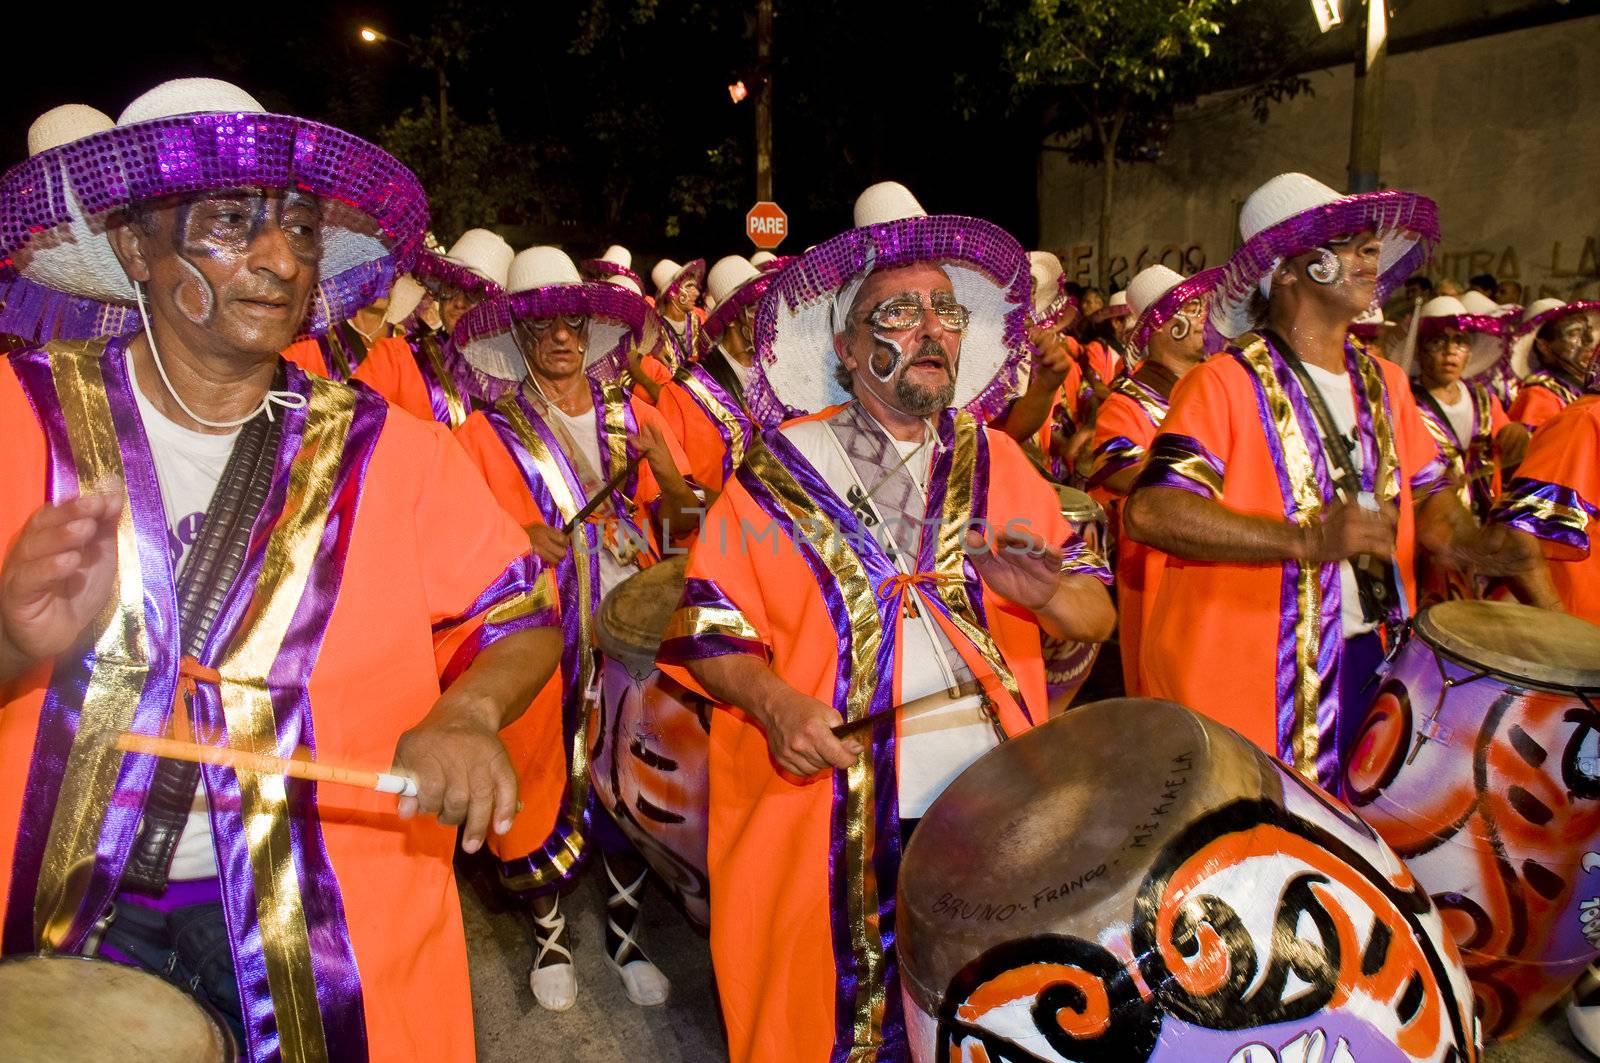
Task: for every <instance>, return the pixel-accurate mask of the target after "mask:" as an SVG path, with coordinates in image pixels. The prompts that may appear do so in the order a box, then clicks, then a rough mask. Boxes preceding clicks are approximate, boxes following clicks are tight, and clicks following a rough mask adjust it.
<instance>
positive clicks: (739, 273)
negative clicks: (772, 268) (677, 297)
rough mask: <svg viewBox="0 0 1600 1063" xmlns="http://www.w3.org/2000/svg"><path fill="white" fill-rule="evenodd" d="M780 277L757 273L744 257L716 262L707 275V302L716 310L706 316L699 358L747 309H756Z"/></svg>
mask: <svg viewBox="0 0 1600 1063" xmlns="http://www.w3.org/2000/svg"><path fill="white" fill-rule="evenodd" d="M776 277H777V274H776V273H771V272H766V271H763V270H761V269H758V268H757V267H756V266H755V265H754V264H753V263H752V262H751V260H750V259H747V258H745V257H744V256H743V255H729V256H727V257H726V258H720V259H718V260H717V263H716V265H714V266H712V267H711V272H710V273H708V274H706V299H707V300H708V301H710V302H711V305H712V307H713V309H712V311H711V313H709V314H707V315H706V321H705V325H704V326H703V327H702V328H701V329H700V333H699V342H700V350H699V351H698V352H697V353H698V354H701V355H704V354H705V353H706V352H707V351H709V350H710V349H711V348H712V347H714V346H716V344H717V342H718V341H719V340H720V339H721V338H722V334H723V333H724V332H726V331H727V330H728V326H730V325H732V324H733V319H734V318H736V317H738V316H739V313H740V311H742V310H744V309H745V308H746V307H749V306H754V305H755V304H756V303H757V302H759V301H760V299H761V296H762V295H764V294H765V293H766V290H767V287H768V286H769V285H770V284H771V283H772V282H773V280H774V279H775V278H776Z"/></svg>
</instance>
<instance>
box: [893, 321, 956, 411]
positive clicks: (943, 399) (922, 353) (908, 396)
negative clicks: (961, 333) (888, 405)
mask: <svg viewBox="0 0 1600 1063" xmlns="http://www.w3.org/2000/svg"><path fill="white" fill-rule="evenodd" d="M934 356H937V357H939V358H940V359H941V360H942V361H943V362H944V366H945V382H944V383H943V384H939V385H924V384H917V383H914V382H913V381H912V380H911V379H910V378H908V377H907V376H905V375H902V376H901V377H900V379H899V380H896V381H895V383H894V394H895V398H896V399H898V400H899V406H900V409H902V410H904V411H905V412H906V413H909V414H912V415H913V416H916V417H927V416H930V415H931V414H934V413H937V412H938V411H940V410H942V409H944V408H945V407H947V406H949V405H950V403H951V402H952V401H953V400H954V399H955V394H956V381H955V367H954V365H953V364H952V363H951V358H950V352H949V351H947V350H945V348H944V347H943V346H942V345H941V344H939V343H938V342H937V341H936V340H933V339H931V338H930V339H926V340H923V341H922V345H921V346H920V347H918V348H917V351H916V354H915V355H913V357H912V359H911V360H912V361H913V362H917V361H920V360H922V359H923V358H931V357H934Z"/></svg>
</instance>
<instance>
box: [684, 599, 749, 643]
mask: <svg viewBox="0 0 1600 1063" xmlns="http://www.w3.org/2000/svg"><path fill="white" fill-rule="evenodd" d="M700 635H727V636H728V637H730V638H736V639H746V640H748V641H750V642H765V641H766V640H765V639H763V638H762V637H761V633H760V632H758V631H757V630H756V629H755V627H754V626H753V625H752V624H751V623H750V621H749V620H747V619H746V618H745V615H744V614H743V613H741V612H740V611H739V610H737V609H721V608H718V607H716V606H711V605H688V606H684V607H683V608H681V609H679V610H677V611H676V612H674V613H673V614H672V619H671V620H669V621H667V630H666V632H665V633H664V634H663V635H662V641H663V642H665V641H666V640H667V639H682V638H695V637H697V636H700Z"/></svg>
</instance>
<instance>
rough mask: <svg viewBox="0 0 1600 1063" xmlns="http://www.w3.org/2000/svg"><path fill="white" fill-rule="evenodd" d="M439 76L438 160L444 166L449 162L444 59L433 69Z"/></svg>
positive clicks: (447, 84) (447, 108) (448, 108)
mask: <svg viewBox="0 0 1600 1063" xmlns="http://www.w3.org/2000/svg"><path fill="white" fill-rule="evenodd" d="M434 69H435V70H437V71H438V74H439V160H440V161H441V162H443V163H445V164H446V165H449V162H450V103H449V100H448V98H447V97H446V96H445V90H447V89H448V88H449V87H450V79H449V78H448V77H446V76H445V72H444V59H443V58H442V57H441V58H440V59H439V61H438V65H437V66H436V67H435V68H434Z"/></svg>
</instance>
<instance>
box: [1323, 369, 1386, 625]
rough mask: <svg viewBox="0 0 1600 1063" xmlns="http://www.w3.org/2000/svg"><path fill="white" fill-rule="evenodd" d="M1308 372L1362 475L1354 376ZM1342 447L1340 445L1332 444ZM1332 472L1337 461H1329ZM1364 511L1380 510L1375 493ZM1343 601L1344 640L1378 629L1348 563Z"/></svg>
mask: <svg viewBox="0 0 1600 1063" xmlns="http://www.w3.org/2000/svg"><path fill="white" fill-rule="evenodd" d="M1306 372H1307V373H1309V374H1310V376H1311V381H1312V383H1314V384H1316V386H1317V390H1318V391H1319V392H1321V393H1322V402H1323V405H1325V406H1327V408H1328V415H1329V416H1330V417H1332V418H1333V423H1334V427H1336V428H1337V429H1338V430H1339V434H1340V435H1342V436H1343V437H1344V438H1345V439H1346V440H1356V449H1355V451H1354V452H1352V454H1351V462H1350V463H1351V464H1352V465H1354V466H1355V468H1356V471H1357V472H1360V471H1361V450H1360V440H1359V438H1358V436H1357V434H1356V396H1355V392H1354V391H1353V390H1352V388H1351V384H1350V374H1348V373H1330V372H1328V371H1327V370H1326V369H1319V368H1318V367H1317V366H1314V365H1312V364H1310V363H1309V362H1308V363H1306ZM1330 445H1335V446H1336V445H1338V444H1330ZM1328 464H1329V466H1330V471H1332V468H1333V467H1335V466H1334V461H1333V459H1332V457H1331V456H1330V457H1329V459H1328ZM1359 500H1360V503H1361V507H1362V508H1363V509H1370V510H1372V511H1373V512H1377V510H1378V498H1377V496H1376V495H1374V494H1373V493H1372V492H1371V491H1362V492H1361V494H1360V495H1359ZM1339 598H1340V611H1339V620H1340V626H1341V627H1343V628H1344V637H1345V638H1347V639H1348V638H1353V637H1355V636H1356V635H1364V634H1366V633H1367V632H1369V631H1371V630H1372V629H1373V628H1375V627H1377V626H1378V625H1377V624H1376V623H1373V622H1371V621H1369V620H1367V619H1366V618H1365V617H1364V616H1363V615H1362V612H1361V592H1360V591H1359V590H1358V589H1357V587H1356V570H1355V568H1354V567H1353V566H1352V565H1351V564H1350V562H1348V561H1341V562H1339Z"/></svg>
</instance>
